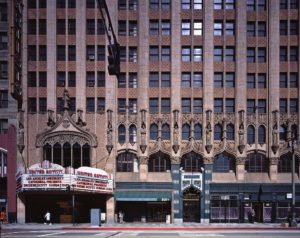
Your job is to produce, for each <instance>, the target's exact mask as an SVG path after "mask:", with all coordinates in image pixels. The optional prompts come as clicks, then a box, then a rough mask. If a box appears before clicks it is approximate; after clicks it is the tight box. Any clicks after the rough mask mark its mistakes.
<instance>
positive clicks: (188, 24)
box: [181, 21, 191, 36]
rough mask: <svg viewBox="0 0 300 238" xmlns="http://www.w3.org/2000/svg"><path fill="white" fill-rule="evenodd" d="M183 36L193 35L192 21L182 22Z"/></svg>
mask: <svg viewBox="0 0 300 238" xmlns="http://www.w3.org/2000/svg"><path fill="white" fill-rule="evenodd" d="M181 35H183V36H189V35H191V22H190V21H182V23H181Z"/></svg>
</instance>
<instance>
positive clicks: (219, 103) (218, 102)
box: [214, 98, 223, 113]
mask: <svg viewBox="0 0 300 238" xmlns="http://www.w3.org/2000/svg"><path fill="white" fill-rule="evenodd" d="M214 112H215V113H221V112H223V99H221V98H215V100H214Z"/></svg>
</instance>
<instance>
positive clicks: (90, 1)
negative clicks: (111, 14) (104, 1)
mask: <svg viewBox="0 0 300 238" xmlns="http://www.w3.org/2000/svg"><path fill="white" fill-rule="evenodd" d="M86 8H95V0H86Z"/></svg>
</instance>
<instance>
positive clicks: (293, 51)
mask: <svg viewBox="0 0 300 238" xmlns="http://www.w3.org/2000/svg"><path fill="white" fill-rule="evenodd" d="M290 61H298V47H297V46H291V48H290Z"/></svg>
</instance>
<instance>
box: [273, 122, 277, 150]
mask: <svg viewBox="0 0 300 238" xmlns="http://www.w3.org/2000/svg"><path fill="white" fill-rule="evenodd" d="M272 144H273V145H278V126H277V123H275V124H274V126H273V129H272Z"/></svg>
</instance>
